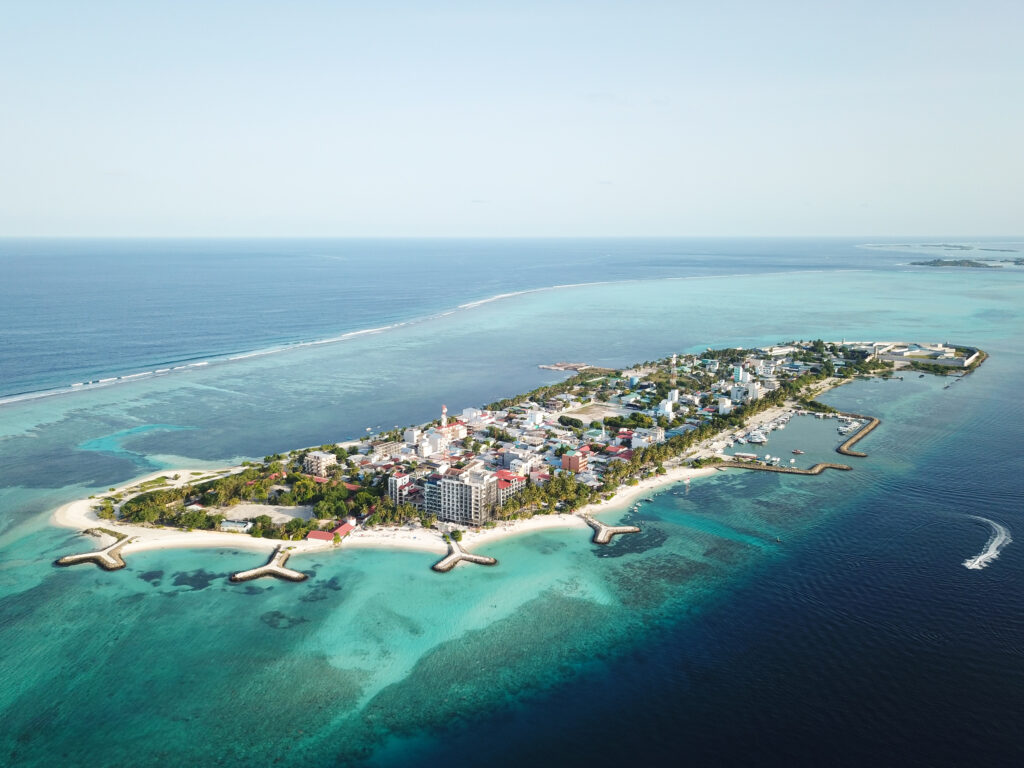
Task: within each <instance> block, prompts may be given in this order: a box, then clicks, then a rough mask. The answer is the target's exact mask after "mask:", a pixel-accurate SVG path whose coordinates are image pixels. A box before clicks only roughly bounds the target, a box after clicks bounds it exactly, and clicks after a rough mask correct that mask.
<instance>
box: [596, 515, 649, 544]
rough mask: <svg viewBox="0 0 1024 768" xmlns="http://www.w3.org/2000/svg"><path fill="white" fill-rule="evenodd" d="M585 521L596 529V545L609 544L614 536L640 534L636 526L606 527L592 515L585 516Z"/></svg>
mask: <svg viewBox="0 0 1024 768" xmlns="http://www.w3.org/2000/svg"><path fill="white" fill-rule="evenodd" d="M583 519H584V520H586V521H587V525H589V526H590V527H591V528H593V529H594V536H593V539H592V541H593V542H594V543H595V544H607V543H608V542H609V541H611V540H612V536H618V535H619V534H621V533H640V529H639V528H638V527H637V526H635V525H605V524H604V523H602V522H601V521H600V520H595V519H594V518H592V517H591V516H590V515H583Z"/></svg>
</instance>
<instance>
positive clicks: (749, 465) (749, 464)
mask: <svg viewBox="0 0 1024 768" xmlns="http://www.w3.org/2000/svg"><path fill="white" fill-rule="evenodd" d="M724 467H735V468H736V469H757V470H760V471H761V472H782V473H783V474H786V475H820V474H821V473H822V472H824V471H825V470H826V469H841V470H843V471H844V472H849V471H850V470H852V469H853V467H851V466H850V465H849V464H832V463H831V462H825V463H820V464H815V465H814V466H813V467H811V468H810V469H798V468H796V467H774V466H772V465H771V464H757V463H755V462H753V461H730V462H729V463H728V464H725V465H724ZM724 467H723V468H724Z"/></svg>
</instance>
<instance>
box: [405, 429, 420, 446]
mask: <svg viewBox="0 0 1024 768" xmlns="http://www.w3.org/2000/svg"><path fill="white" fill-rule="evenodd" d="M421 437H423V432H422V431H421V430H420V428H419V427H409V428H408V429H406V430H405V435H404V436H403V439H404V440H405V442H407V443H408V444H409V445H416V443H418V442H419V441H420V438H421Z"/></svg>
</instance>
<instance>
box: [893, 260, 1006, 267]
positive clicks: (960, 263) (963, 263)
mask: <svg viewBox="0 0 1024 768" xmlns="http://www.w3.org/2000/svg"><path fill="white" fill-rule="evenodd" d="M910 263H911V265H913V266H915V267H967V268H969V269H1002V266H1001V265H999V264H986V263H985V262H983V261H975V260H974V259H932V260H930V261H912V262H910Z"/></svg>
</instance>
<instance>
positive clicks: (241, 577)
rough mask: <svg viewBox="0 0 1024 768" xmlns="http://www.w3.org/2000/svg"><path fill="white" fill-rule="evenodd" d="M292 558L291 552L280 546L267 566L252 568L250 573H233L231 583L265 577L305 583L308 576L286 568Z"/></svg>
mask: <svg viewBox="0 0 1024 768" xmlns="http://www.w3.org/2000/svg"><path fill="white" fill-rule="evenodd" d="M290 556H291V552H290V551H289V550H287V549H285V548H284V547H283V546H280V545H279V546H278V547H277V548H276V549H275V550H274V554H272V555H271V556H270V560H268V561H267V564H266V565H261V566H260V567H259V568H252V569H251V570H248V571H239V572H238V573H233V574H231V581H234V582H240V581H252V580H253V579H261V578H263V577H264V576H273V577H274V578H276V579H284V580H285V581H305V580H306V574H304V573H302V572H301V571H293V570H292V569H291V568H285V567H284V564H285V563H286V562H288V558H289V557H290Z"/></svg>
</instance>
